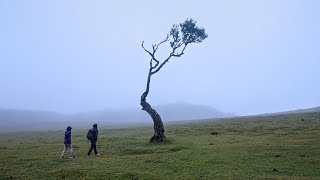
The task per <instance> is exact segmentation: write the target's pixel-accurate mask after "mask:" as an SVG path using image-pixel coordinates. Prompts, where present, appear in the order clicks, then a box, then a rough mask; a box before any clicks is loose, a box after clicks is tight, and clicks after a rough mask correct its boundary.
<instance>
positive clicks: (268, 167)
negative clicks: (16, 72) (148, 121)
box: [0, 113, 320, 179]
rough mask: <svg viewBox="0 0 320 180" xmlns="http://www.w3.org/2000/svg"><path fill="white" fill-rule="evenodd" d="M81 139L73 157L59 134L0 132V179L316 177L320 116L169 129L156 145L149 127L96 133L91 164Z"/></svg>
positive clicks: (75, 134)
mask: <svg viewBox="0 0 320 180" xmlns="http://www.w3.org/2000/svg"><path fill="white" fill-rule="evenodd" d="M302 117H303V118H304V121H302V120H301V118H302ZM212 132H217V133H218V134H217V135H212V134H211V133H212ZM85 134H86V130H74V131H72V143H73V147H74V155H75V158H74V159H59V157H60V154H61V152H62V149H63V135H64V131H50V132H32V133H31V132H30V133H29V132H20V133H5V134H0V161H1V163H0V179H10V178H17V179H266V178H268V179H320V113H309V114H297V115H287V116H286V115H280V116H270V117H243V118H234V119H221V120H217V121H192V122H189V123H186V124H176V125H174V124H171V125H168V126H166V136H167V138H168V139H167V141H166V142H165V143H160V144H159V143H155V144H151V143H148V139H149V138H150V137H151V135H152V127H150V128H132V129H111V130H110V129H100V130H99V134H100V135H99V141H98V144H97V146H98V147H99V148H98V149H99V151H100V153H101V156H99V157H95V156H92V157H90V158H87V157H86V152H87V150H88V148H89V146H90V144H89V142H88V141H87V140H86V139H85Z"/></svg>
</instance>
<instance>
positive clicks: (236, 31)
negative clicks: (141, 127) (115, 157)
mask: <svg viewBox="0 0 320 180" xmlns="http://www.w3.org/2000/svg"><path fill="white" fill-rule="evenodd" d="M319 9H320V1H318V0H260V1H257V0H251V1H248V0H241V1H238V0H234V1H229V0H220V1H215V0H200V1H188V0H184V1H180V0H175V1H172V0H161V1H148V0H136V1H129V0H128V1H124V0H117V1H111V0H110V1H85V0H83V1H79V0H74V1H71V0H68V1H65V0H59V1H58V0H54V1H43V0H1V1H0V25H1V28H0V107H2V108H15V109H34V110H49V111H58V112H62V113H74V112H80V111H92V110H103V109H105V108H122V107H124V108H131V107H133V108H140V104H139V101H140V96H141V94H142V92H143V91H144V90H145V83H146V78H147V72H148V68H149V64H148V62H149V59H150V58H149V56H148V55H147V54H146V53H145V52H144V51H143V49H142V48H141V46H140V45H141V42H142V41H143V40H144V41H145V47H147V48H149V49H150V48H151V44H152V43H157V42H160V41H161V40H163V39H164V38H165V36H166V34H167V33H168V32H169V30H170V28H171V27H172V25H173V24H177V23H180V22H183V21H184V20H186V19H187V18H193V19H194V20H196V21H197V22H198V23H197V25H198V26H200V27H204V28H205V29H206V32H207V33H208V36H209V37H208V38H207V39H206V40H204V41H203V42H202V43H200V44H192V45H191V46H189V47H188V48H187V49H186V51H185V55H183V56H182V57H181V58H176V59H173V60H171V61H170V62H169V63H167V64H166V65H165V66H164V67H163V69H162V70H161V71H160V72H159V73H157V74H156V75H155V76H153V79H152V82H151V89H150V91H151V92H150V94H149V96H148V100H149V102H150V103H151V104H152V105H157V104H166V103H174V102H180V101H184V102H188V103H195V104H203V105H210V106H212V107H214V108H217V109H219V110H222V111H225V112H235V113H237V114H239V115H247V114H258V113H266V112H275V111H283V110H290V109H297V108H308V107H313V106H319V105H320V83H319V77H320V11H319ZM166 50H167V49H165V48H164V49H162V51H161V50H159V53H160V54H158V57H164V56H167V55H168V52H167V51H166Z"/></svg>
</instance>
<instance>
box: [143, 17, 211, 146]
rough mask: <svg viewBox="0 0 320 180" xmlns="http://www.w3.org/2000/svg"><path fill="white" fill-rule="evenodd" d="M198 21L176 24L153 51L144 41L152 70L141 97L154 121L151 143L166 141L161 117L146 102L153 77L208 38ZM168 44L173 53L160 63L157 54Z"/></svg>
mask: <svg viewBox="0 0 320 180" xmlns="http://www.w3.org/2000/svg"><path fill="white" fill-rule="evenodd" d="M196 23H197V22H196V21H194V20H193V19H187V20H186V21H185V22H183V23H180V24H179V25H177V24H175V25H173V26H172V28H171V30H170V32H169V34H167V37H166V38H165V39H164V40H163V41H161V42H160V43H158V44H153V45H152V49H151V51H150V50H147V49H146V48H145V47H144V41H143V42H142V44H141V46H142V48H143V49H144V51H145V52H147V53H148V54H149V55H150V56H151V60H150V68H149V73H148V80H147V87H146V90H145V91H144V92H143V94H142V95H141V99H140V105H141V106H142V110H144V111H146V112H148V114H149V115H150V116H151V118H152V120H153V123H154V125H153V128H154V134H153V136H152V137H151V138H150V142H153V141H157V142H160V141H163V140H164V139H165V135H164V126H163V123H162V120H161V117H160V115H159V114H158V113H157V111H156V110H155V109H153V108H152V107H151V105H150V104H149V103H148V102H147V101H146V98H147V96H148V94H149V87H150V81H151V76H152V75H154V74H156V73H157V72H159V71H160V69H161V68H162V67H163V66H164V65H165V64H166V63H167V62H169V60H170V59H171V58H172V57H181V56H182V55H183V54H184V51H185V49H186V47H187V46H188V45H189V44H192V43H200V42H202V41H203V40H204V39H206V38H207V37H208V35H207V34H206V32H205V29H204V28H199V27H197V26H196ZM166 42H170V46H171V52H170V54H169V56H168V57H167V58H166V59H164V61H162V62H160V61H159V60H158V59H157V58H156V56H155V55H156V52H157V50H158V48H159V47H160V45H163V44H165V43H166Z"/></svg>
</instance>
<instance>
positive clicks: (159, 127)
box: [140, 69, 165, 142]
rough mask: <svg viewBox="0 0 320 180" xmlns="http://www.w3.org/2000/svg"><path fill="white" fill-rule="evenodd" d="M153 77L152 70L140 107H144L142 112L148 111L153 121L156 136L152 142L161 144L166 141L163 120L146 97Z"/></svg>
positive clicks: (151, 139) (154, 135)
mask: <svg viewBox="0 0 320 180" xmlns="http://www.w3.org/2000/svg"><path fill="white" fill-rule="evenodd" d="M151 75H152V74H151V69H150V71H149V75H148V81H147V88H146V91H145V92H144V93H143V94H142V95H141V99H140V105H141V106H142V110H144V111H146V112H147V113H148V114H149V115H150V117H151V118H152V120H153V130H154V134H153V136H152V137H151V138H150V142H154V141H156V142H161V141H163V140H164V139H165V136H164V126H163V123H162V119H161V117H160V115H159V114H158V112H157V111H156V110H155V109H153V108H152V107H151V105H150V104H149V103H148V102H147V101H146V97H147V96H148V94H149V87H150V79H151Z"/></svg>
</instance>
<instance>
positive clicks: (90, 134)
mask: <svg viewBox="0 0 320 180" xmlns="http://www.w3.org/2000/svg"><path fill="white" fill-rule="evenodd" d="M87 139H88V140H92V139H93V133H92V129H89V130H88V132H87Z"/></svg>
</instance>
